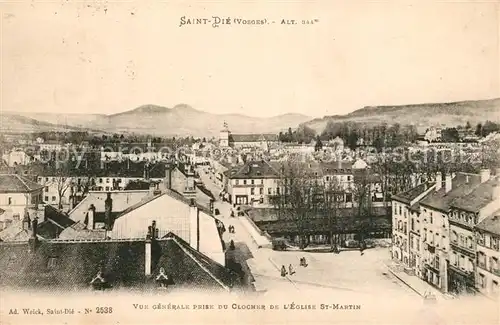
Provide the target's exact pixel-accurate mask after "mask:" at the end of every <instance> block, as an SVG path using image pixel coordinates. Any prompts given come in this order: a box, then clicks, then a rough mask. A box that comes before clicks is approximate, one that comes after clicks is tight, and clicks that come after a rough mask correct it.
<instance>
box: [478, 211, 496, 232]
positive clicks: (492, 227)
mask: <svg viewBox="0 0 500 325" xmlns="http://www.w3.org/2000/svg"><path fill="white" fill-rule="evenodd" d="M476 228H477V229H480V230H483V231H487V232H489V233H492V234H495V235H500V210H498V211H497V212H496V213H494V214H493V215H491V216H489V217H487V218H486V219H484V220H483V221H481V222H480V223H478V224H477V225H476Z"/></svg>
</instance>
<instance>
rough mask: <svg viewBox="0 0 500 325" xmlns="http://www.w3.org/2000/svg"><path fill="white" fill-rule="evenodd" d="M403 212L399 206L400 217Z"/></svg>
mask: <svg viewBox="0 0 500 325" xmlns="http://www.w3.org/2000/svg"><path fill="white" fill-rule="evenodd" d="M401 214H402V212H401V206H399V215H401Z"/></svg>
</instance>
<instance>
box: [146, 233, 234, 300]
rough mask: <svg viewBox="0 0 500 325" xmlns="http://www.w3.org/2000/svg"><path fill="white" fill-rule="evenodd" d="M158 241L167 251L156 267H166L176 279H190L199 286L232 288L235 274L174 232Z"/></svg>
mask: <svg viewBox="0 0 500 325" xmlns="http://www.w3.org/2000/svg"><path fill="white" fill-rule="evenodd" d="M158 243H159V245H160V246H161V247H162V248H163V249H164V252H165V253H164V254H163V255H162V256H161V257H160V259H159V261H158V264H157V267H156V269H157V270H159V269H160V267H163V268H165V270H166V271H167V273H169V274H171V276H172V277H173V278H174V281H175V279H177V280H178V281H179V280H182V279H184V281H185V280H186V279H189V280H190V282H191V284H192V285H193V284H196V286H198V287H200V286H201V287H204V286H210V287H213V286H214V285H215V286H218V287H220V288H222V289H224V290H230V288H231V287H232V286H233V284H234V281H235V276H236V275H235V274H233V273H232V272H231V271H229V270H228V269H227V268H226V267H224V266H222V265H221V264H219V263H217V262H215V261H214V260H212V259H211V258H209V257H208V256H206V255H204V254H202V253H201V252H199V251H197V250H196V249H194V248H192V247H191V246H190V245H189V244H188V243H187V242H186V241H184V240H183V239H182V238H180V237H179V236H177V235H175V234H174V233H171V232H170V233H168V234H167V235H165V236H164V237H163V238H162V239H161V240H160V241H158ZM173 255H174V256H175V258H174V256H173ZM179 257H184V258H182V259H181V258H179ZM193 262H194V263H193ZM186 270H190V272H189V273H188V272H186Z"/></svg>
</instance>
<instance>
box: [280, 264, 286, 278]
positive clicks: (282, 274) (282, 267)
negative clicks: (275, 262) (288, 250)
mask: <svg viewBox="0 0 500 325" xmlns="http://www.w3.org/2000/svg"><path fill="white" fill-rule="evenodd" d="M286 275H287V273H286V268H285V266H284V265H282V266H281V276H282V277H285V276H286Z"/></svg>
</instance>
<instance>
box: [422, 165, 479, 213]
mask: <svg viewBox="0 0 500 325" xmlns="http://www.w3.org/2000/svg"><path fill="white" fill-rule="evenodd" d="M451 184H452V185H451V190H450V191H449V192H448V193H446V191H445V188H444V185H443V187H442V188H441V189H440V190H438V191H435V192H432V193H430V194H429V195H427V196H426V197H425V198H424V199H423V200H422V201H420V204H421V205H423V206H427V207H430V208H433V209H437V210H440V211H445V212H447V211H448V210H449V209H450V204H451V202H452V201H453V200H454V199H456V198H458V197H462V196H466V195H468V194H469V193H471V192H472V191H473V190H474V189H475V188H476V187H477V186H478V185H479V184H481V177H480V176H479V175H476V174H468V173H458V174H457V175H456V177H455V178H453V179H452V183H451Z"/></svg>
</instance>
